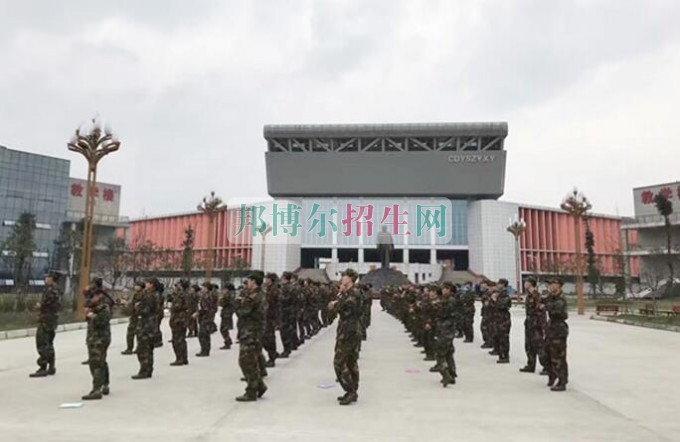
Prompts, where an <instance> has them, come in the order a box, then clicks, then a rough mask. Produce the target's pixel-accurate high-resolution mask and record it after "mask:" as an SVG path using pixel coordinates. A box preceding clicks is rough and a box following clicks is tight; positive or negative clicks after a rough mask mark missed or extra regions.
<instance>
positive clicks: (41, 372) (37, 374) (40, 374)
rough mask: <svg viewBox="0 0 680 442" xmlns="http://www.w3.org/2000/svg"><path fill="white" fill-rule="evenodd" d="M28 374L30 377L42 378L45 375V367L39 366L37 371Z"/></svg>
mask: <svg viewBox="0 0 680 442" xmlns="http://www.w3.org/2000/svg"><path fill="white" fill-rule="evenodd" d="M28 376H29V377H31V378H44V377H46V376H47V369H46V368H45V367H44V366H41V367H40V368H39V369H38V371H36V372H35V373H31V374H29V375H28Z"/></svg>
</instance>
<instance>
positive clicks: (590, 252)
mask: <svg viewBox="0 0 680 442" xmlns="http://www.w3.org/2000/svg"><path fill="white" fill-rule="evenodd" d="M585 224H586V244H585V245H586V267H587V270H588V277H587V279H588V284H590V294H591V295H595V294H596V293H597V285H598V283H599V282H600V269H599V268H598V266H597V256H595V235H594V234H593V231H592V230H590V223H589V222H588V218H585Z"/></svg>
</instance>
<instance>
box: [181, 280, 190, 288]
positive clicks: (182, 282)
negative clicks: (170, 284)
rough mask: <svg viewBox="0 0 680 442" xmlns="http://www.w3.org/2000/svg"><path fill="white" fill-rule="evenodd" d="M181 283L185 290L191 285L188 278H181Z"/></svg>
mask: <svg viewBox="0 0 680 442" xmlns="http://www.w3.org/2000/svg"><path fill="white" fill-rule="evenodd" d="M179 285H180V286H181V287H182V288H183V289H184V290H186V289H188V288H189V285H190V284H189V280H188V279H180V280H179Z"/></svg>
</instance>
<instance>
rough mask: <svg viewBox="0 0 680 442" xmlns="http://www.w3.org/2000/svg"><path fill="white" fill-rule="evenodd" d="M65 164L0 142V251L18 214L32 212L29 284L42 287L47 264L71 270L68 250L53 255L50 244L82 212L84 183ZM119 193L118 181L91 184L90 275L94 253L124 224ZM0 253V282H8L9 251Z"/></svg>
mask: <svg viewBox="0 0 680 442" xmlns="http://www.w3.org/2000/svg"><path fill="white" fill-rule="evenodd" d="M70 166H71V162H70V161H69V160H65V159H61V158H53V157H48V156H45V155H38V154H34V153H29V152H23V151H18V150H13V149H8V148H6V147H3V146H0V249H4V248H3V247H2V245H3V244H4V243H5V241H6V239H7V237H8V236H9V235H10V234H11V232H12V230H13V228H14V226H15V225H16V222H17V220H18V219H19V217H20V215H21V214H22V213H25V212H27V213H31V214H33V215H35V222H36V229H35V241H36V251H35V252H34V253H33V259H32V262H31V275H30V284H31V285H35V286H39V285H42V284H43V275H44V274H45V271H46V270H48V269H49V268H58V269H59V270H62V271H65V272H67V273H68V274H69V275H71V276H73V275H74V273H75V272H76V271H77V268H76V267H77V263H76V262H75V259H74V253H72V252H73V251H72V250H71V253H69V254H68V256H66V255H63V254H62V253H57V250H56V247H57V245H56V244H55V241H57V240H59V239H60V238H63V237H62V234H63V235H65V236H64V237H66V232H68V231H71V232H75V231H76V230H77V227H78V225H79V223H80V222H81V221H82V219H83V217H84V215H85V194H86V181H85V180H80V179H76V178H70V177H69V172H70ZM120 197H121V187H120V186H119V185H115V184H107V183H101V182H98V183H97V192H96V196H95V210H94V223H95V225H94V235H95V238H94V239H95V243H94V249H93V271H94V272H95V273H98V272H99V264H98V255H101V254H102V253H106V251H107V245H108V243H109V241H110V240H111V239H113V238H115V237H116V236H117V231H118V229H121V228H122V229H126V228H127V227H128V219H127V218H125V217H121V216H120V215H119V211H120ZM75 236H77V235H74V236H72V237H75ZM62 251H63V249H62ZM0 254H1V256H0V285H4V286H11V285H13V284H14V280H13V278H14V275H13V271H12V268H11V252H10V251H9V250H0ZM2 258H5V259H2ZM7 258H10V259H7ZM67 287H68V283H67Z"/></svg>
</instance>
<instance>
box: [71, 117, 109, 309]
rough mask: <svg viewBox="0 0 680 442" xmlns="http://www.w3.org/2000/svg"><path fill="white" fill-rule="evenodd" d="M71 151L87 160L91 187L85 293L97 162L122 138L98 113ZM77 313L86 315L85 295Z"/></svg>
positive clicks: (80, 132) (84, 259) (84, 255)
mask: <svg viewBox="0 0 680 442" xmlns="http://www.w3.org/2000/svg"><path fill="white" fill-rule="evenodd" d="M67 146H68V150H70V151H72V152H78V153H79V154H81V155H82V156H84V157H85V159H86V160H87V189H86V191H85V217H84V219H83V246H82V253H81V254H82V256H81V259H80V261H81V262H80V282H79V285H78V290H80V291H81V292H82V291H83V290H85V287H87V285H88V284H89V282H90V268H91V266H92V262H91V261H92V241H93V231H94V221H93V218H94V202H95V189H96V184H97V165H98V164H99V161H101V159H102V158H104V157H105V156H106V155H108V154H110V153H111V152H115V151H117V150H118V149H119V148H120V141H118V137H116V135H114V134H113V132H112V131H111V126H109V125H103V124H102V121H101V119H100V118H99V117H98V116H96V117H95V118H93V119H92V120H91V122H89V123H87V124H83V125H81V126H80V127H79V128H78V129H76V133H75V134H74V135H73V136H72V137H71V139H70V140H69V142H68V143H67ZM76 299H77V308H76V315H77V316H78V318H80V319H81V320H82V319H84V318H85V298H84V297H83V296H77V297H76Z"/></svg>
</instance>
